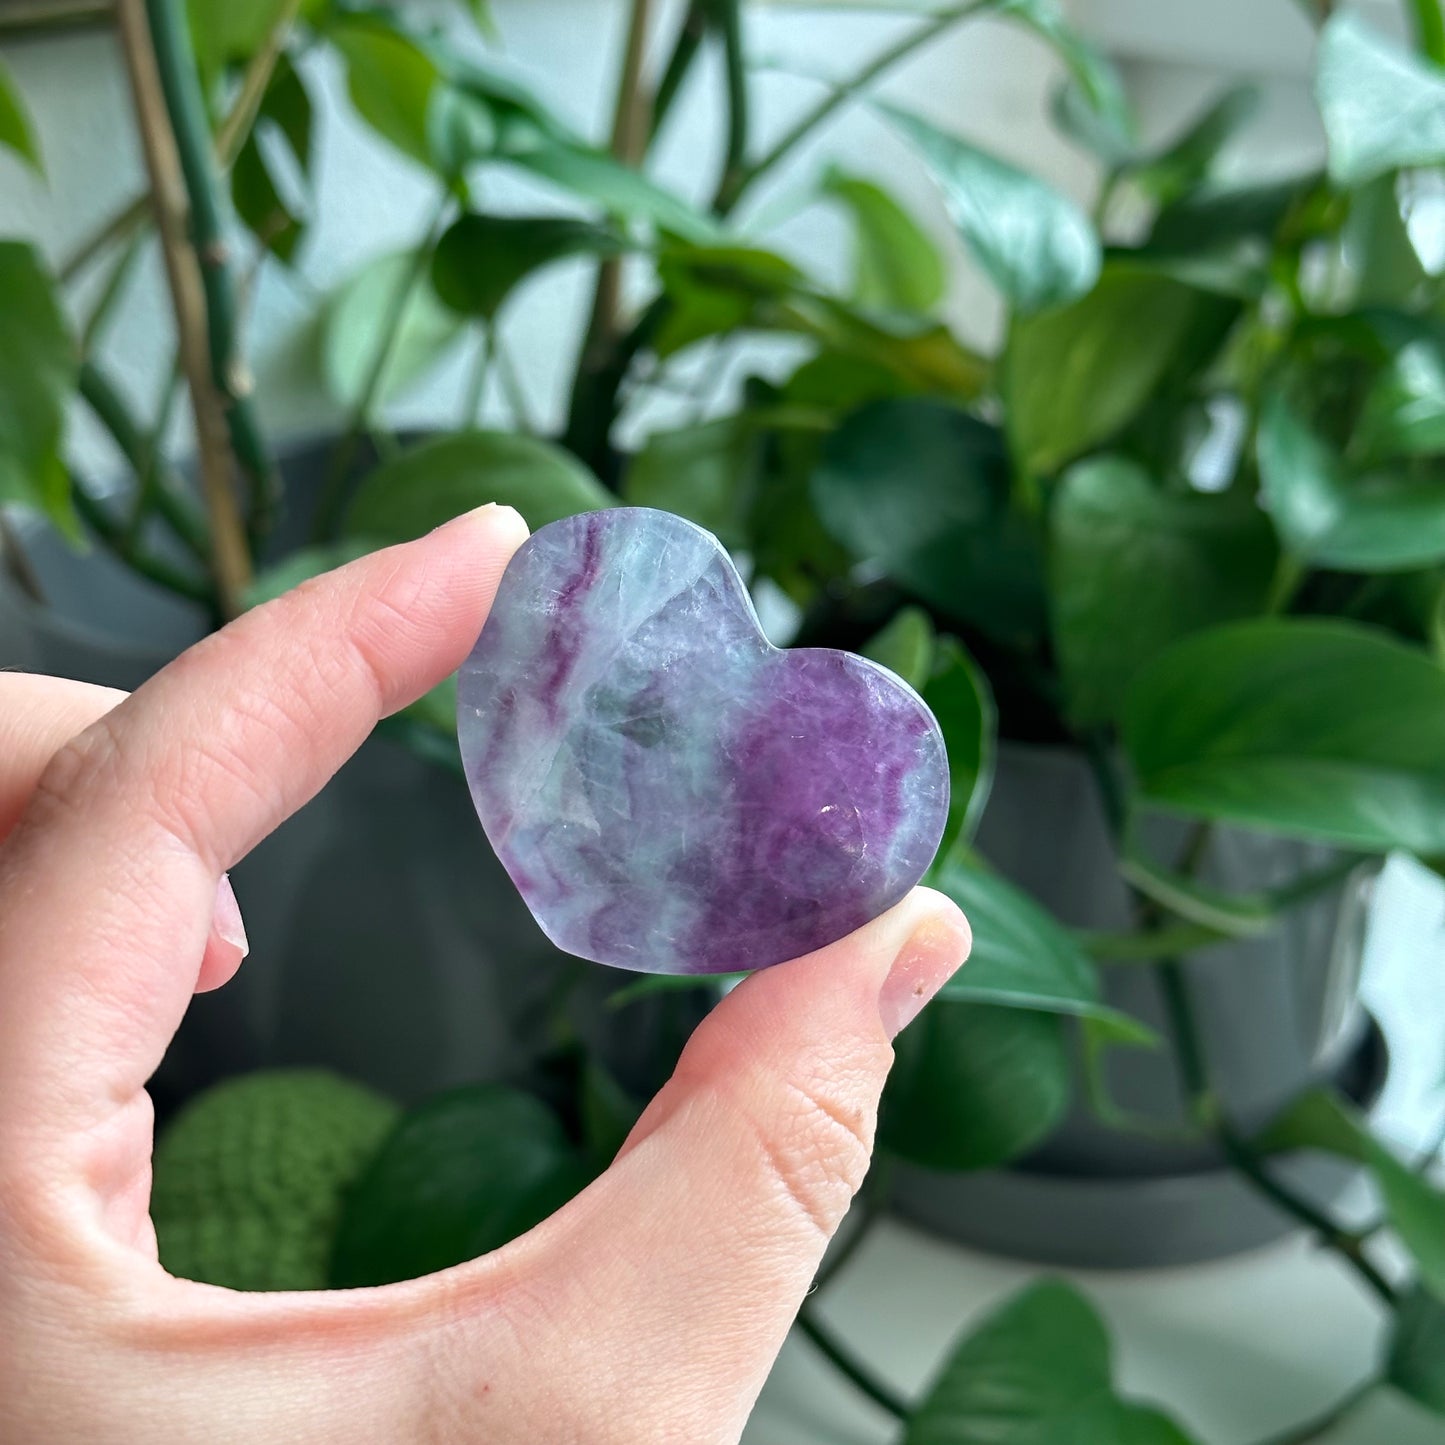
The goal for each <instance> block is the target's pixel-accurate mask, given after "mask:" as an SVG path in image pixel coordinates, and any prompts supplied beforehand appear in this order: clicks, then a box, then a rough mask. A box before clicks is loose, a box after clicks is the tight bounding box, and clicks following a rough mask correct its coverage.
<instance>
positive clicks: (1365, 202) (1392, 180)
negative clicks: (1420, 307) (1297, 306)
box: [1321, 175, 1430, 311]
mask: <svg viewBox="0 0 1445 1445" xmlns="http://www.w3.org/2000/svg"><path fill="white" fill-rule="evenodd" d="M1396 181H1397V178H1396V177H1395V176H1392V175H1391V176H1381V177H1380V179H1379V180H1377V181H1371V182H1370V183H1369V184H1368V185H1366V186H1362V187H1361V188H1360V189H1359V190H1357V191H1356V192H1355V193H1354V194H1353V195H1352V196H1351V197H1350V210H1349V215H1348V216H1347V217H1346V218H1345V223H1344V225H1343V226H1342V227H1341V229H1340V235H1339V242H1338V245H1339V252H1338V262H1337V263H1336V264H1335V265H1333V266H1332V267H1331V268H1330V271H1329V272H1328V273H1327V274H1330V275H1333V276H1334V277H1336V278H1337V282H1338V291H1331V290H1328V289H1326V290H1325V292H1324V295H1323V296H1322V298H1321V309H1328V310H1331V311H1342V310H1347V309H1349V308H1351V307H1367V306H1399V307H1409V306H1412V305H1413V304H1414V303H1415V301H1416V299H1417V298H1418V297H1419V296H1420V295H1421V293H1422V291H1423V289H1424V288H1425V287H1426V286H1427V285H1428V284H1429V280H1430V277H1429V275H1428V274H1427V272H1426V270H1425V267H1424V265H1423V264H1422V262H1421V260H1420V253H1419V252H1418V251H1417V250H1416V249H1415V243H1414V242H1413V241H1412V240H1411V239H1410V227H1409V223H1408V222H1407V220H1406V217H1405V208H1404V206H1403V204H1402V202H1401V199H1400V194H1399V187H1398V185H1397V183H1396Z"/></svg>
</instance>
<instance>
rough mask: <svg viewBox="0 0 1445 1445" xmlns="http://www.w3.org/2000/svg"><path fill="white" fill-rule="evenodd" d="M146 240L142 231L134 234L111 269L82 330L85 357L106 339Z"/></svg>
mask: <svg viewBox="0 0 1445 1445" xmlns="http://www.w3.org/2000/svg"><path fill="white" fill-rule="evenodd" d="M144 240H145V236H144V234H143V233H142V232H141V231H135V232H133V233H132V234H131V236H130V239H129V240H128V241H127V242H126V246H125V250H123V251H122V252H121V253H120V255H119V257H117V259H116V262H115V265H114V266H112V267H111V269H110V275H108V276H107V277H106V278H105V283H104V285H102V287H101V288H100V295H99V296H98V297H97V298H96V302H95V305H94V306H93V307H92V308H91V311H90V315H89V316H87V317H86V319H85V324H84V325H83V326H82V327H81V329H80V354H81V355H82V356H90V355H91V354H92V353H93V352H94V351H95V349H96V347H97V346H99V345H100V343H101V341H102V340H103V339H104V336H105V331H106V327H107V326H109V324H110V321H111V318H112V317H113V316H114V315H115V308H116V306H117V305H118V304H119V302H120V299H121V297H122V296H123V295H124V294H125V288H126V285H127V283H128V282H129V281H130V278H131V275H132V273H133V272H134V271H135V265H136V262H137V261H138V260H139V259H140V250H141V243H142V242H143V241H144Z"/></svg>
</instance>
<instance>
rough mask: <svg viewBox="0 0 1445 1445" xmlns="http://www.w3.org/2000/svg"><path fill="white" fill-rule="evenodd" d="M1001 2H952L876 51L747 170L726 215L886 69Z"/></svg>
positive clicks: (732, 196)
mask: <svg viewBox="0 0 1445 1445" xmlns="http://www.w3.org/2000/svg"><path fill="white" fill-rule="evenodd" d="M997 3H998V0H969V3H967V4H962V5H950V6H949V7H948V8H947V9H946V10H940V11H938V13H937V14H935V15H934V16H932V17H931V18H930V19H929V20H928V21H927V22H926V23H924V24H923V25H920V26H918V27H917V28H916V29H914V30H911V31H909V33H908V34H907V35H905V36H903V38H902V39H901V40H899V41H898V42H897V43H896V44H894V45H890V46H889V47H888V49H887V50H884V51H882V52H880V53H879V54H878V55H876V56H875V57H874V58H873V59H872V60H871V61H869V63H868V64H867V65H865V66H864V67H863V69H862V70H860V71H859V72H858V73H857V74H856V75H855V76H854V77H853V78H852V79H851V80H849V81H847V82H846V83H845V84H843V85H840V86H838V87H837V88H836V89H835V90H833V91H831V92H830V93H829V94H828V95H825V96H824V97H823V98H822V99H821V100H820V101H819V102H818V103H817V104H816V105H815V106H814V107H813V108H812V109H811V110H809V111H807V112H806V113H805V114H804V115H803V116H802V117H801V119H799V120H798V121H796V122H795V123H794V124H793V126H792V127H791V128H790V129H789V130H788V131H787V132H786V133H785V134H784V135H783V136H782V137H781V139H779V140H778V142H777V143H776V144H775V145H774V146H773V147H772V149H771V150H769V151H767V152H766V153H765V154H764V155H763V156H762V157H760V158H759V159H758V160H756V161H754V162H753V163H752V164H751V165H750V166H748V167H747V168H746V170H744V172H743V174H742V176H741V177H740V178H739V181H738V184H737V185H736V187H735V188H734V190H733V193H732V194H731V195H730V196H728V197H727V198H726V199H727V204H726V206H725V207H724V208H723V209H722V211H721V214H723V215H726V214H727V213H728V211H730V210H732V208H733V207H734V206H736V205H737V203H738V202H739V201H740V200H741V199H742V198H743V196H744V195H745V194H746V193H747V192H748V191H749V190H751V189H752V187H753V186H754V185H756V183H757V182H758V181H759V180H761V179H762V178H763V176H765V175H767V174H768V172H769V171H771V170H774V169H775V168H776V167H777V166H779V165H781V164H782V163H783V161H785V160H787V158H788V157H789V156H790V155H792V154H793V152H794V151H795V150H797V148H798V147H799V146H800V145H802V143H803V142H804V141H805V140H807V139H808V137H809V136H810V135H812V134H813V132H814V131H815V130H817V129H818V127H819V126H821V125H822V124H823V123H824V122H825V121H827V120H829V119H830V118H831V117H832V116H833V114H834V113H835V112H836V111H838V110H839V109H840V108H841V107H842V106H844V105H845V104H847V102H848V101H850V100H851V99H852V98H853V97H854V96H856V95H858V94H859V93H860V92H862V91H864V90H866V89H867V88H868V87H869V86H870V85H872V84H873V82H874V81H875V80H877V79H879V78H880V77H881V76H882V75H883V74H884V72H886V71H888V70H891V69H892V68H893V67H894V66H895V65H897V64H899V63H900V62H901V61H904V60H906V59H907V58H908V57H909V56H910V55H912V54H914V52H915V51H918V50H921V49H922V48H923V47H924V46H925V45H928V44H929V43H930V42H931V41H934V40H937V39H938V37H939V36H940V35H942V34H943V33H944V32H945V31H947V30H948V29H949V28H950V27H952V26H954V25H956V24H958V23H959V21H961V20H967V19H969V18H970V17H971V16H974V15H977V14H980V13H981V12H983V11H985V10H992V9H994V8H995V7H996V6H997Z"/></svg>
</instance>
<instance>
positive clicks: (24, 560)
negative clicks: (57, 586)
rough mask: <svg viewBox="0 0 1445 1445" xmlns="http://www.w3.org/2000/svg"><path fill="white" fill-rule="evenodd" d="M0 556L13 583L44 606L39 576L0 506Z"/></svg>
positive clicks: (42, 589) (43, 591)
mask: <svg viewBox="0 0 1445 1445" xmlns="http://www.w3.org/2000/svg"><path fill="white" fill-rule="evenodd" d="M0 557H3V558H4V561H5V570H6V571H7V572H9V574H10V575H11V577H12V578H14V580H15V585H16V586H17V587H18V588H19V589H20V590H21V591H22V592H23V593H24V594H25V595H26V596H27V597H28V598H29V599H30V600H31V601H32V602H38V603H40V604H41V606H44V605H45V589H44V588H43V587H41V585H40V578H39V576H38V575H37V574H36V571H35V568H34V567H33V566H31V563H30V558H29V557H27V556H26V555H25V548H24V547H22V546H21V545H20V537H19V534H18V533H17V532H16V531H15V527H14V525H13V524H12V523H11V521H10V518H9V517H7V516H6V515H5V511H4V509H3V508H0Z"/></svg>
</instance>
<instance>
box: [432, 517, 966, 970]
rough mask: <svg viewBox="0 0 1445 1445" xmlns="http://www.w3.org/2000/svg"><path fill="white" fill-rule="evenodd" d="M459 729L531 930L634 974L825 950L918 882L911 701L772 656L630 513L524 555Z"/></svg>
mask: <svg viewBox="0 0 1445 1445" xmlns="http://www.w3.org/2000/svg"><path fill="white" fill-rule="evenodd" d="M458 730H459V733H460V738H461V750H462V761H463V763H464V765H465V768H466V775H467V782H468V784H469V785H470V787H471V791H472V798H473V800H474V801H475V803H476V807H477V813H478V815H479V816H480V817H481V820H482V826H483V827H484V828H485V829H486V832H487V837H488V838H489V839H490V840H491V843H492V846H493V847H494V848H495V849H496V851H497V856H498V857H499V858H500V859H501V860H502V863H503V865H504V866H505V867H506V869H507V872H508V873H510V874H511V876H512V880H513V882H515V883H516V885H517V887H518V889H520V890H521V893H522V896H523V898H525V899H526V901H527V904H528V906H529V907H530V908H531V910H532V912H533V914H534V915H535V916H536V919H537V921H538V923H540V924H541V926H542V928H543V930H544V931H545V932H546V934H547V936H548V937H549V938H551V939H552V941H553V942H554V943H556V944H557V945H558V946H559V947H561V948H563V949H566V950H567V951H568V952H569V953H574V954H578V955H580V956H581V957H583V958H589V959H593V960H595V961H596V962H598V963H607V964H613V965H615V966H617V967H620V968H631V969H637V970H640V971H643V972H648V973H724V972H729V971H732V970H735V969H751V968H764V967H766V966H767V965H769V964H774V963H780V962H782V961H783V960H784V959H787V958H793V957H796V956H797V955H800V954H804V953H808V952H810V951H811V950H813V949H815V948H821V947H822V946H823V945H824V944H826V943H831V942H833V940H835V939H837V938H841V937H843V935H844V934H846V933H849V932H851V931H852V930H853V929H855V928H857V927H859V926H860V925H861V924H863V923H866V922H867V921H868V920H869V919H870V918H875V917H877V915H878V914H880V913H882V912H883V911H884V910H885V909H887V908H890V907H891V906H892V905H893V904H894V903H896V902H898V900H899V899H900V898H902V897H903V895H904V894H905V893H907V891H908V890H909V889H910V888H911V887H912V886H913V885H914V884H915V883H916V882H917V881H918V880H919V878H921V877H922V876H923V872H924V870H925V869H926V868H927V867H928V865H929V863H930V862H931V861H932V859H933V855H934V852H935V851H936V850H937V848H938V842H939V839H940V837H941V836H942V833H943V825H944V817H945V814H946V813H947V810H948V761H947V754H946V752H945V750H944V743H943V736H942V734H941V733H940V732H939V730H938V724H937V723H936V722H935V721H934V718H933V714H932V713H931V712H929V710H928V708H927V706H926V705H925V704H924V702H923V700H922V699H921V698H920V697H919V696H918V695H917V693H915V692H914V691H913V690H912V689H911V688H910V687H908V686H907V685H906V684H905V683H903V682H901V681H900V680H899V679H898V678H896V677H894V676H893V674H892V673H890V672H888V671H887V670H886V669H884V668H881V667H878V666H876V665H875V664H873V663H871V662H867V661H865V660H864V659H862V658H859V657H855V656H853V655H852V654H851V653H847V652H835V651H832V650H829V649H823V648H807V649H799V650H797V651H793V652H787V651H780V650H779V649H777V648H775V647H773V646H772V645H771V644H770V643H769V642H768V641H767V639H766V638H765V637H764V636H763V632H762V629H761V627H760V626H759V625H758V619H757V615H756V613H755V612H754V611H753V606H752V602H751V600H750V599H749V597H748V594H747V591H746V589H745V588H744V586H743V584H742V580H741V579H740V578H739V576H738V574H737V571H736V570H735V569H734V567H733V565H732V562H731V560H730V559H729V557H728V555H727V553H726V552H725V551H724V550H723V548H722V546H721V545H720V544H719V543H718V541H717V540H716V538H714V537H713V536H712V535H711V534H709V533H708V532H705V531H703V530H702V528H700V527H696V526H694V525H693V524H692V523H691V522H686V521H683V520H682V519H681V518H680V517H675V516H672V515H671V514H670V513H667V512H658V511H652V510H650V509H647V508H635V507H619V508H616V509H614V510H611V511H602V512H587V513H583V514H581V515H579V516H574V517H567V518H565V519H564V520H562V521H560V522H553V523H551V524H550V525H549V526H546V527H543V528H542V529H541V530H540V531H538V532H537V533H536V534H535V535H534V536H533V537H532V538H531V539H530V540H529V541H528V542H527V543H525V544H524V545H523V546H522V548H521V549H520V550H519V551H518V552H517V554H516V556H514V557H513V558H512V560H511V562H510V564H509V565H508V567H507V570H506V573H505V575H504V576H503V578H502V582H501V586H500V588H499V589H498V591H497V597H496V601H495V602H494V603H493V605H492V612H491V616H490V617H489V618H488V619H487V624H486V626H485V627H484V628H483V629H482V635H481V636H480V637H479V638H478V639H477V644H476V646H475V647H474V648H473V649H472V653H471V656H470V657H469V658H468V659H467V661H466V663H465V664H464V665H463V667H462V670H461V678H460V691H459V707H458Z"/></svg>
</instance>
